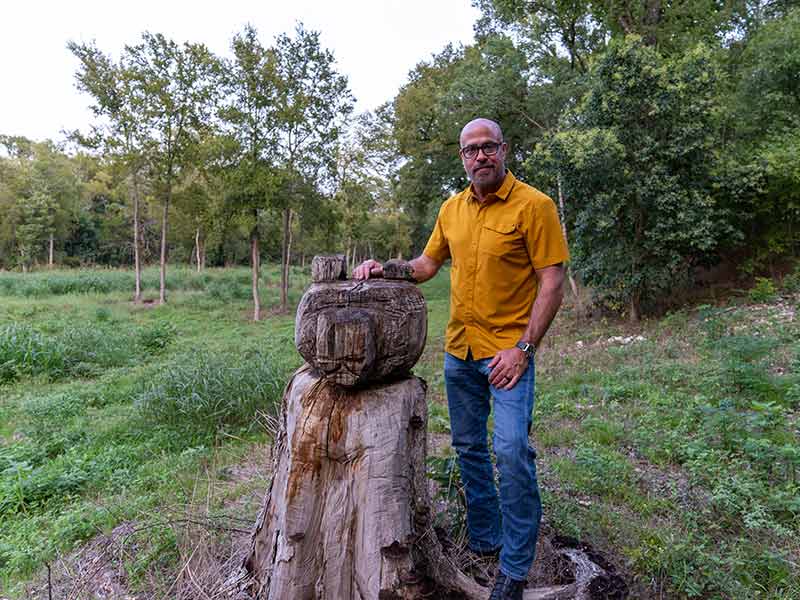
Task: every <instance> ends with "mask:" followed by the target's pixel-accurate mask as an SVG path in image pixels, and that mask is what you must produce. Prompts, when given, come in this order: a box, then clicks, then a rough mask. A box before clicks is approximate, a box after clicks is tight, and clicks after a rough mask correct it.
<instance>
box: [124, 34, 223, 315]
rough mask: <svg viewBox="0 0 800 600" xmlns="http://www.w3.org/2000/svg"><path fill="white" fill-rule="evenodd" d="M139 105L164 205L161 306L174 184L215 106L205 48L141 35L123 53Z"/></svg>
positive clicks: (213, 70) (212, 62) (210, 59)
mask: <svg viewBox="0 0 800 600" xmlns="http://www.w3.org/2000/svg"><path fill="white" fill-rule="evenodd" d="M125 54H126V56H127V61H129V65H130V71H131V79H132V87H133V90H134V93H135V94H136V97H137V98H138V101H139V102H140V103H141V107H142V110H141V117H142V121H141V124H142V126H143V130H144V135H145V144H144V149H145V156H146V158H147V161H148V165H149V167H150V170H151V174H152V178H153V181H154V184H155V187H156V190H157V193H158V195H159V197H160V200H161V203H162V207H163V210H162V218H161V258H160V265H161V268H160V277H159V303H160V304H164V303H166V301H167V295H166V284H167V281H166V275H167V222H168V216H169V208H170V203H171V201H172V195H173V192H174V189H175V185H176V182H177V180H178V178H179V177H180V176H181V173H182V171H183V169H185V168H186V166H187V165H189V164H190V163H191V161H192V157H193V155H194V152H195V150H196V147H197V144H198V141H199V139H200V137H201V135H202V132H203V130H205V129H207V128H208V127H209V124H210V118H211V114H212V108H213V104H214V100H215V95H214V91H215V89H216V86H215V76H216V74H217V73H218V68H217V60H216V59H215V58H214V56H213V55H212V54H211V53H210V52H209V50H208V49H207V48H206V47H205V46H204V45H203V44H189V43H184V44H183V45H182V46H179V45H178V44H176V43H175V42H174V41H172V40H168V39H167V38H166V37H164V36H163V35H162V34H152V33H145V34H143V36H142V43H140V44H138V45H136V46H128V47H126V48H125Z"/></svg>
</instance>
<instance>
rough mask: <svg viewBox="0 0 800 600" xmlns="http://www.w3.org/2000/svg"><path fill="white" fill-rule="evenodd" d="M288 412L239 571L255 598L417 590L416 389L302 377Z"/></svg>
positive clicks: (419, 419) (423, 506)
mask: <svg viewBox="0 0 800 600" xmlns="http://www.w3.org/2000/svg"><path fill="white" fill-rule="evenodd" d="M284 402H285V404H284V410H285V412H284V419H285V421H284V430H283V431H282V432H281V434H280V437H279V439H278V442H277V444H276V446H275V449H274V452H275V457H276V460H275V470H274V472H273V473H274V477H273V480H272V485H271V486H270V492H269V496H268V497H267V501H266V503H265V505H264V507H263V509H262V511H261V513H260V515H259V518H258V522H257V524H256V529H255V533H254V537H253V545H252V550H251V553H250V555H249V556H248V558H247V561H246V564H245V568H246V569H247V572H248V573H249V574H251V575H252V576H253V582H252V590H253V591H254V592H256V593H255V594H254V595H256V596H257V597H259V598H265V599H275V600H279V599H280V600H282V599H286V598H292V599H293V600H304V599H309V600H311V599H312V598H313V599H316V598H330V599H337V600H348V599H350V598H375V599H377V598H378V596H379V594H381V592H384V595H385V592H388V591H393V592H399V591H401V590H409V589H411V588H415V587H416V586H417V585H418V584H419V581H418V578H416V577H415V576H414V574H413V566H414V561H413V558H412V556H411V552H410V551H411V548H412V545H413V542H414V538H415V531H414V530H415V526H414V523H415V519H419V518H423V519H424V518H427V516H428V515H427V513H428V506H427V497H426V496H427V493H426V488H425V485H424V480H420V478H419V477H416V478H415V477H414V475H415V472H416V473H419V472H422V473H423V477H424V457H425V429H424V424H425V422H426V420H427V417H426V414H427V412H426V411H427V407H426V403H425V386H424V384H423V382H422V380H420V379H418V378H412V379H406V380H403V381H400V382H398V383H394V384H391V385H386V386H381V387H380V388H378V389H369V390H347V389H345V388H340V387H338V386H335V385H334V384H332V383H327V382H326V381H325V380H324V379H321V378H319V377H318V376H316V375H314V374H313V373H312V371H311V369H310V368H309V367H303V368H301V369H300V371H298V372H297V373H296V374H295V376H294V378H293V380H292V382H291V383H290V384H289V387H288V389H287V392H286V396H285V400H284ZM398 483H402V485H400V486H398ZM417 485H421V489H417V487H416V486H417ZM417 508H418V509H419V513H418V512H417V510H416V509H417ZM384 595H381V597H384ZM386 597H389V596H386ZM392 597H398V596H392ZM399 597H416V596H408V595H405V596H399Z"/></svg>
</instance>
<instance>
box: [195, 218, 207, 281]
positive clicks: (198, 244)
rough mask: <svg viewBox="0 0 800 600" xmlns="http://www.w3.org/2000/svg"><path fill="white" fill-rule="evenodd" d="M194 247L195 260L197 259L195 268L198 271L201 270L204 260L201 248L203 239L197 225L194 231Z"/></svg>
mask: <svg viewBox="0 0 800 600" xmlns="http://www.w3.org/2000/svg"><path fill="white" fill-rule="evenodd" d="M194 248H195V260H196V261H197V264H196V268H197V272H198V273H199V272H200V271H202V270H203V266H204V265H203V263H204V262H205V260H204V254H205V251H204V248H203V240H202V237H201V236H200V227H198V228H197V229H196V230H195V233H194Z"/></svg>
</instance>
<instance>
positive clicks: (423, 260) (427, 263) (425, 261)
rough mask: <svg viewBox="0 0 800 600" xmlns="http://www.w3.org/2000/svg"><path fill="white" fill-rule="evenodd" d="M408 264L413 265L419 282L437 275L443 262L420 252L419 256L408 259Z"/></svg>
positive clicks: (414, 274)
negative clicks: (438, 261)
mask: <svg viewBox="0 0 800 600" xmlns="http://www.w3.org/2000/svg"><path fill="white" fill-rule="evenodd" d="M408 264H409V265H411V268H412V269H413V270H414V271H413V276H414V279H415V280H416V282H417V283H422V282H423V281H428V279H430V278H431V277H433V276H434V275H436V273H437V272H438V271H439V267H441V266H442V265H441V263H437V262H436V261H435V260H433V259H432V258H431V257H429V256H425V255H424V254H420V255H419V256H418V257H417V258H414V259H411V260H410V261H408Z"/></svg>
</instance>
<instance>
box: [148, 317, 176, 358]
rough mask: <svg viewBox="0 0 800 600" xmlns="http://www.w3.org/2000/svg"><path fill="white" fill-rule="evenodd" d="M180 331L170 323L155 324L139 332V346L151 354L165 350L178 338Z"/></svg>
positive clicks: (160, 322)
mask: <svg viewBox="0 0 800 600" xmlns="http://www.w3.org/2000/svg"><path fill="white" fill-rule="evenodd" d="M177 333H178V330H177V329H175V326H174V325H173V324H172V323H170V322H168V321H159V322H157V323H153V324H152V325H149V326H148V327H146V328H144V329H142V330H141V331H140V332H139V345H140V346H141V347H142V348H143V349H144V350H145V351H146V352H148V353H150V354H157V353H159V352H161V351H162V350H164V349H165V348H166V347H167V346H168V345H169V344H170V342H172V341H173V340H174V339H175V337H176V336H177Z"/></svg>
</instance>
